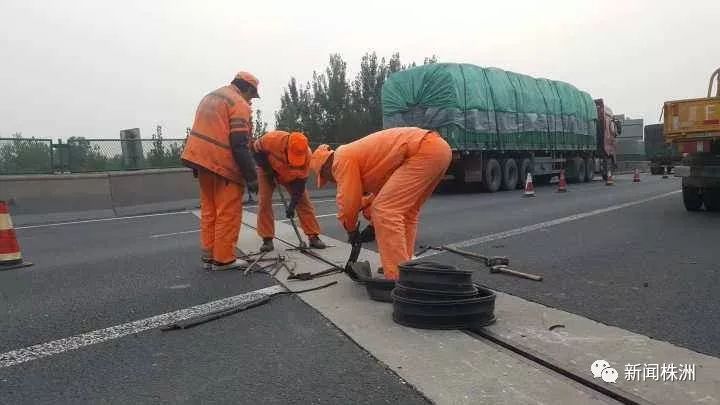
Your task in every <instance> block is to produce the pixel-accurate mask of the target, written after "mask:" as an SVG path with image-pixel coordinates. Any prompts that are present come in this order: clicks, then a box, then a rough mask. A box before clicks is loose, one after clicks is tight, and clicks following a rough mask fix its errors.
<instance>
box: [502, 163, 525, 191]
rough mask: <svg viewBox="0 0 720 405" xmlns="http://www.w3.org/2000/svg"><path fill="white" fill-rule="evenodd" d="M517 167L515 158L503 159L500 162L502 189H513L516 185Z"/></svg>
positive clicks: (517, 178)
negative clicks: (501, 162)
mask: <svg viewBox="0 0 720 405" xmlns="http://www.w3.org/2000/svg"><path fill="white" fill-rule="evenodd" d="M519 177H520V176H519V175H518V167H517V162H516V161H515V159H505V160H504V161H503V164H502V186H501V188H502V189H503V190H513V189H514V188H515V187H517V184H518V180H519Z"/></svg>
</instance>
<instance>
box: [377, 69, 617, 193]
mask: <svg viewBox="0 0 720 405" xmlns="http://www.w3.org/2000/svg"><path fill="white" fill-rule="evenodd" d="M382 108H383V127H384V128H391V127H403V126H417V127H422V128H433V129H437V130H438V131H439V132H440V134H441V135H442V136H443V138H444V139H445V140H446V141H447V142H448V143H449V144H450V146H451V147H452V149H453V160H452V163H451V166H450V168H449V170H448V172H447V175H446V179H454V180H455V181H457V182H460V183H480V184H482V185H483V186H484V188H485V189H486V190H488V191H490V192H495V191H497V190H500V189H502V190H510V189H515V188H522V187H523V185H524V181H525V178H526V175H527V173H532V174H533V176H534V177H536V178H538V180H541V181H542V180H549V178H550V177H552V176H555V175H558V174H559V173H560V170H561V169H565V170H566V175H567V180H568V181H569V182H587V181H590V180H592V179H593V178H594V177H595V175H596V173H598V172H600V173H601V174H602V175H603V177H605V176H606V175H607V172H608V170H614V167H615V138H616V137H617V136H618V133H619V131H620V126H619V121H618V120H616V119H614V118H613V113H612V110H611V109H610V108H609V107H608V106H607V105H606V103H605V101H604V100H603V99H597V100H593V98H592V97H590V95H589V94H588V93H586V92H584V91H580V90H578V89H577V88H575V87H574V86H572V85H570V84H568V83H565V82H561V81H553V80H547V79H536V78H532V77H530V76H526V75H522V74H517V73H513V72H509V71H505V70H502V69H497V68H483V67H479V66H475V65H471V64H461V63H436V64H428V65H423V66H419V67H416V68H412V69H408V70H404V71H400V72H396V73H393V74H391V75H390V76H389V77H388V79H387V80H386V81H385V83H384V84H383V89H382Z"/></svg>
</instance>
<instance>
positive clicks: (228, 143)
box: [181, 72, 259, 270]
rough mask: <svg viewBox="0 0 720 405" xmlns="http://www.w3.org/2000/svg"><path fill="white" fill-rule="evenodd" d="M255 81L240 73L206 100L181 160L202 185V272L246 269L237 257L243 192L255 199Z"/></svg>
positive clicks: (256, 82)
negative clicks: (253, 140)
mask: <svg viewBox="0 0 720 405" xmlns="http://www.w3.org/2000/svg"><path fill="white" fill-rule="evenodd" d="M257 87H258V80H257V79H256V78H255V77H254V76H252V75H251V74H249V73H245V72H240V73H238V74H237V76H235V79H234V80H233V81H232V83H231V84H230V85H228V86H225V87H221V88H219V89H217V90H215V91H213V92H212V93H210V94H208V95H206V96H205V97H204V98H203V99H202V101H201V102H200V105H199V106H198V108H197V112H196V113H195V121H194V123H193V127H192V130H191V131H190V134H188V137H187V140H186V143H185V148H184V150H183V154H182V156H181V160H182V162H183V164H184V165H185V166H188V167H191V168H192V169H193V171H194V172H195V173H196V175H197V177H198V182H199V183H200V213H201V215H200V227H201V233H200V239H201V244H202V251H203V254H202V262H203V265H204V267H205V268H206V269H208V270H210V269H212V270H233V269H238V268H244V267H247V266H248V263H247V262H246V261H244V260H242V259H238V258H237V256H236V254H235V252H236V250H235V246H236V244H237V240H238V235H239V233H240V224H241V223H242V210H243V193H244V189H245V187H247V188H248V190H249V191H251V192H254V193H257V189H258V184H257V174H256V171H255V163H254V161H253V158H252V155H251V153H250V145H249V143H250V140H251V133H252V128H251V121H250V117H251V115H250V114H251V113H250V103H251V100H252V99H253V98H258V97H259V96H258V92H257Z"/></svg>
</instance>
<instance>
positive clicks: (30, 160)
mask: <svg viewBox="0 0 720 405" xmlns="http://www.w3.org/2000/svg"><path fill="white" fill-rule="evenodd" d="M51 163H52V155H51V146H50V142H49V141H44V140H40V139H35V138H23V136H22V133H20V132H16V133H14V134H12V136H11V137H10V138H9V139H5V140H0V173H3V174H21V173H50V172H52V167H51Z"/></svg>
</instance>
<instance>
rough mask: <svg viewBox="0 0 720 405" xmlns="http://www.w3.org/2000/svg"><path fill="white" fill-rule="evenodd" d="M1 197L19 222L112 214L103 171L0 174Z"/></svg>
mask: <svg viewBox="0 0 720 405" xmlns="http://www.w3.org/2000/svg"><path fill="white" fill-rule="evenodd" d="M0 199H2V200H5V201H7V202H8V205H9V207H10V213H11V215H12V219H13V222H14V223H15V224H18V225H25V224H32V223H43V222H55V221H71V220H80V219H96V218H106V217H111V216H113V215H115V211H114V210H113V202H112V199H111V197H110V181H109V177H108V175H107V174H106V173H103V174H68V175H26V176H2V177H0Z"/></svg>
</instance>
